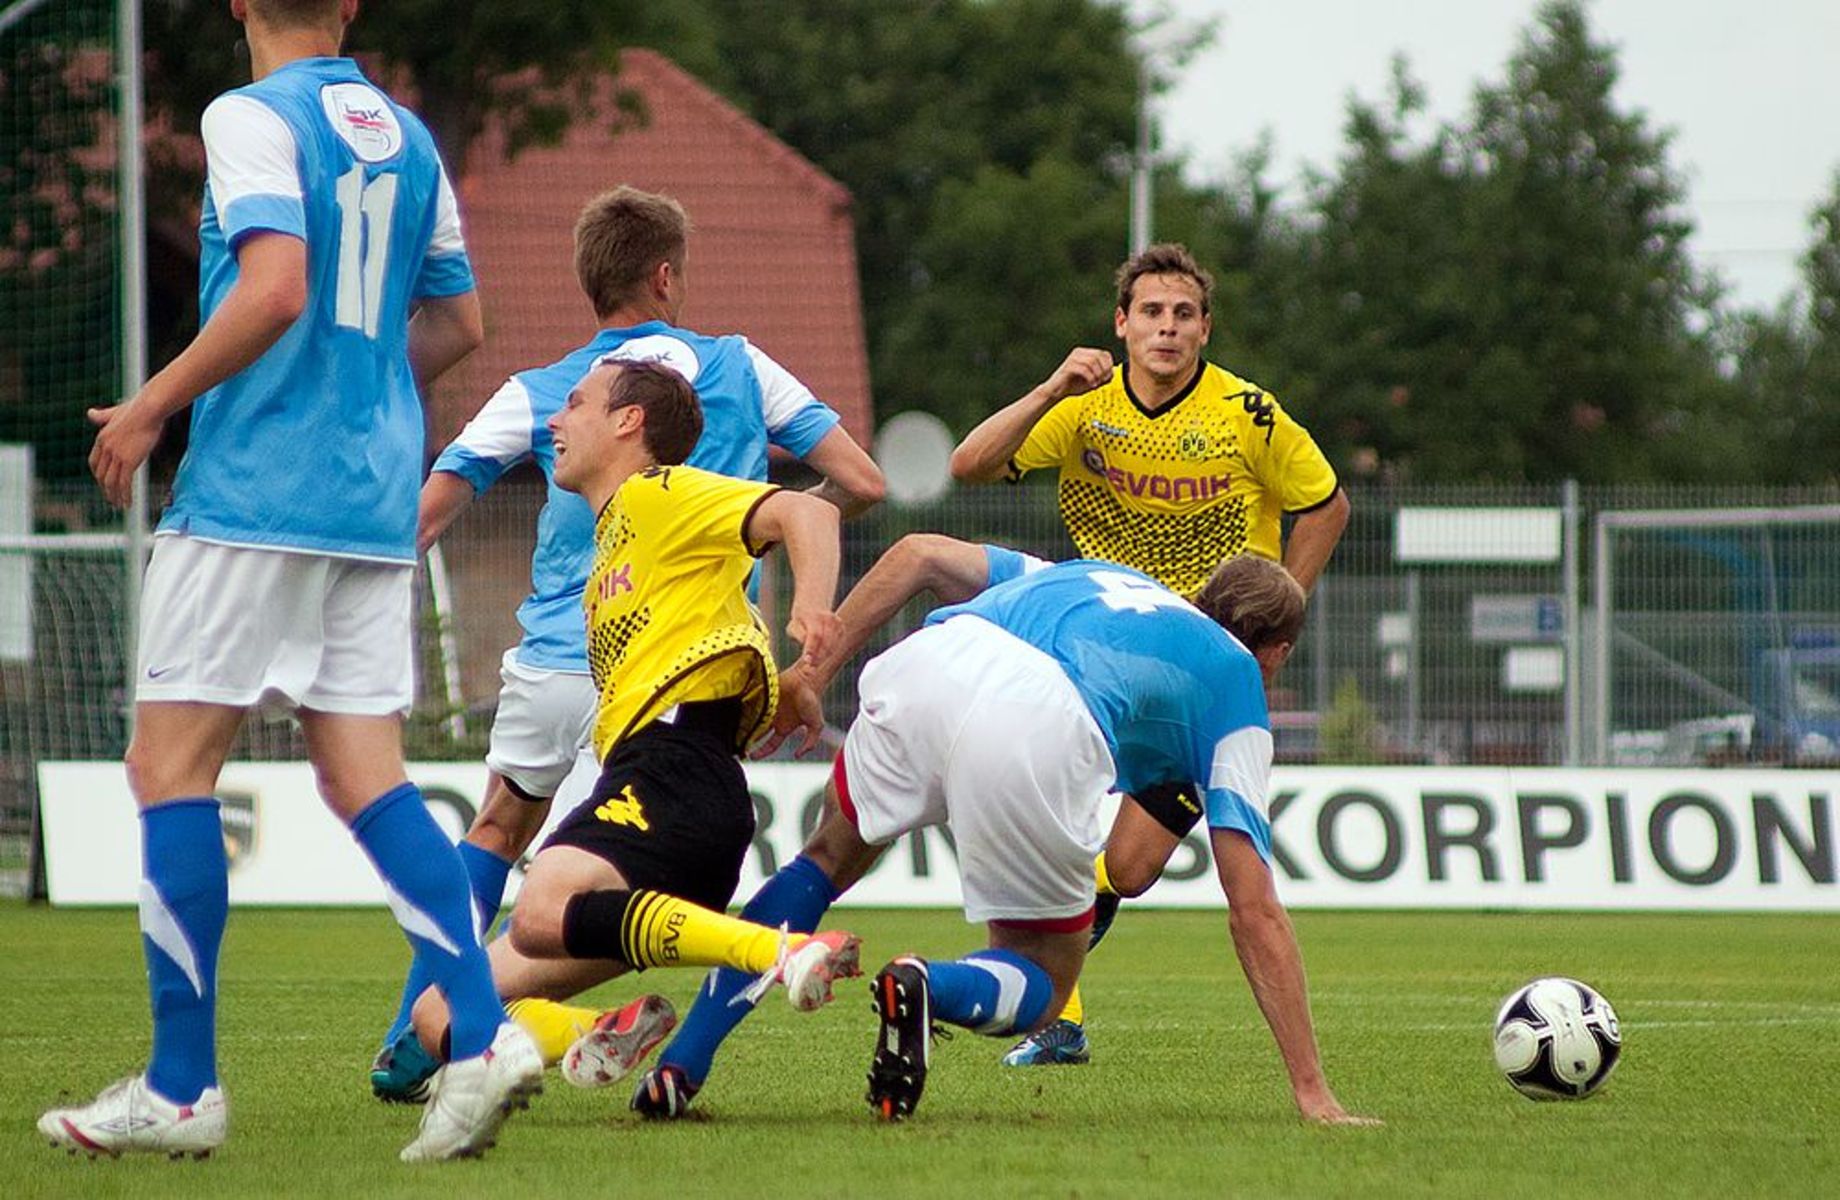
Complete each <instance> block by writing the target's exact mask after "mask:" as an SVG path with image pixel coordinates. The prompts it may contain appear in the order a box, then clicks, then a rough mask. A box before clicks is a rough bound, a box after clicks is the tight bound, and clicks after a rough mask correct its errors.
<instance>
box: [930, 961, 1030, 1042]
mask: <svg viewBox="0 0 1840 1200" xmlns="http://www.w3.org/2000/svg"><path fill="white" fill-rule="evenodd" d="M927 983H928V990H929V992H930V993H931V995H932V1000H933V1015H934V1016H935V1017H937V1018H939V1019H940V1020H941V1021H947V1022H950V1023H951V1024H953V1025H962V1026H964V1027H965V1028H966V1029H969V1030H971V1031H972V1032H973V1033H981V1034H984V1035H985V1036H986V1037H1008V1036H1010V1035H1011V1034H1014V1033H1017V1032H1018V1031H1020V1030H1024V1029H1031V1028H1033V1027H1034V1025H1035V1023H1036V1022H1037V1021H1039V1020H1041V1018H1042V1015H1043V1013H1044V1012H1045V1011H1046V1010H1047V1007H1048V999H1049V997H1051V996H1052V995H1053V994H1054V982H1053V981H1052V980H1051V979H1049V978H1048V973H1047V972H1046V971H1044V970H1042V969H1041V967H1040V966H1039V965H1037V964H1036V963H1035V962H1034V961H1033V960H1031V959H1027V958H1024V957H1023V956H1022V955H1020V954H1017V953H1015V952H1014V951H1011V950H979V951H978V952H977V953H975V954H967V955H966V956H965V957H963V958H960V959H955V960H948V961H945V962H928V963H927Z"/></svg>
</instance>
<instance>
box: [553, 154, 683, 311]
mask: <svg viewBox="0 0 1840 1200" xmlns="http://www.w3.org/2000/svg"><path fill="white" fill-rule="evenodd" d="M689 237H690V218H689V217H688V216H687V215H685V213H684V207H683V205H681V204H679V203H678V202H677V201H675V200H673V199H671V198H670V197H669V196H660V195H657V194H655V193H652V192H642V191H640V190H639V189H638V188H635V187H626V186H625V185H621V186H620V187H617V188H614V189H613V190H612V191H611V192H602V193H601V194H600V195H598V196H596V197H595V198H594V199H592V200H590V201H588V203H587V206H586V207H585V208H583V209H582V210H581V216H580V217H578V218H576V221H575V278H576V279H578V280H580V282H581V290H582V291H583V292H585V293H587V296H588V299H589V300H590V301H591V302H592V303H593V305H594V315H595V316H596V317H598V318H600V319H602V320H605V319H606V318H607V317H608V316H609V315H610V314H612V313H614V312H617V311H618V310H619V308H620V307H621V306H622V305H624V304H625V303H626V302H627V301H629V300H631V299H633V298H634V297H635V296H637V295H638V294H639V292H640V290H641V289H642V288H643V287H644V286H645V282H646V280H648V279H650V278H651V277H652V272H654V271H656V270H657V269H658V264H659V263H661V262H668V263H670V264H671V268H672V269H673V270H675V271H679V272H681V271H682V270H683V269H684V253H685V249H686V247H687V246H688V244H689Z"/></svg>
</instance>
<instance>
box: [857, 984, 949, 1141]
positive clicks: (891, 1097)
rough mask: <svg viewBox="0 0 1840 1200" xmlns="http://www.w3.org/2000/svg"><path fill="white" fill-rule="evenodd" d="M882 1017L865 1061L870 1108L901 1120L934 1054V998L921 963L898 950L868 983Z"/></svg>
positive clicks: (911, 1107)
mask: <svg viewBox="0 0 1840 1200" xmlns="http://www.w3.org/2000/svg"><path fill="white" fill-rule="evenodd" d="M871 991H872V993H873V995H874V997H875V1015H876V1016H878V1017H880V1018H881V1019H882V1028H881V1031H880V1032H879V1033H878V1034H877V1035H876V1042H875V1057H874V1058H873V1059H872V1060H870V1063H869V1095H868V1100H869V1108H870V1109H871V1110H872V1111H873V1112H874V1113H875V1115H876V1116H878V1117H880V1118H881V1119H882V1120H884V1121H900V1120H905V1119H906V1118H907V1117H909V1116H911V1115H912V1114H913V1111H914V1108H915V1107H916V1106H917V1105H919V1103H920V1093H921V1092H922V1091H924V1090H925V1089H926V1070H927V1067H928V1066H929V1065H930V1064H931V1061H932V1057H933V998H932V994H931V992H930V991H929V990H928V986H927V975H926V963H925V961H924V960H922V959H918V958H914V957H911V956H906V955H904V956H902V957H900V958H897V959H895V960H894V961H893V962H891V963H889V964H888V965H887V966H885V967H883V968H882V969H881V970H880V971H879V972H877V973H876V976H875V982H874V983H873V984H872V985H871Z"/></svg>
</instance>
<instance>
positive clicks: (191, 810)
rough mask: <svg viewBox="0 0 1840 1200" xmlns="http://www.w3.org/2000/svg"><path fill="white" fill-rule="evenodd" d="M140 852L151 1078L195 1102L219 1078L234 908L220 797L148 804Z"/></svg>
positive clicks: (163, 1089)
mask: <svg viewBox="0 0 1840 1200" xmlns="http://www.w3.org/2000/svg"><path fill="white" fill-rule="evenodd" d="M141 857H142V866H141V872H142V878H141V946H142V949H143V950H144V951H145V953H146V956H147V987H148V991H149V992H150V993H151V994H152V998H153V1057H152V1058H151V1060H150V1061H149V1062H148V1064H147V1083H148V1084H149V1086H151V1087H152V1088H153V1090H154V1091H156V1092H158V1093H159V1094H160V1095H162V1096H164V1097H165V1098H166V1099H168V1100H170V1101H172V1102H173V1103H174V1104H190V1103H191V1102H192V1101H194V1100H196V1099H198V1096H199V1094H200V1093H202V1092H203V1091H204V1090H205V1089H206V1088H208V1087H213V1086H215V1085H216V1083H217V950H218V947H219V946H220V945H221V944H222V943H223V940H224V920H225V918H226V917H228V916H229V912H230V867H229V863H228V862H227V860H226V859H225V857H224V827H223V823H222V822H221V821H220V820H219V819H218V814H217V800H216V799H215V798H214V797H211V796H200V797H197V798H194V799H185V800H174V801H171V802H169V803H166V804H157V805H154V806H153V807H151V808H144V809H142V810H141Z"/></svg>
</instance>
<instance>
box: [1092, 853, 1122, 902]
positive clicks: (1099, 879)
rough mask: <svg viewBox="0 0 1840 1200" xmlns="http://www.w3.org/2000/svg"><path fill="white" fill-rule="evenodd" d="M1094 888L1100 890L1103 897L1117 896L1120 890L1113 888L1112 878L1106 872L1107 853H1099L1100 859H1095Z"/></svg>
mask: <svg viewBox="0 0 1840 1200" xmlns="http://www.w3.org/2000/svg"><path fill="white" fill-rule="evenodd" d="M1093 886H1094V887H1096V888H1098V889H1099V894H1100V895H1101V896H1116V895H1117V894H1118V889H1117V888H1115V887H1113V886H1112V877H1111V876H1110V875H1108V874H1106V872H1105V851H1103V850H1101V851H1099V857H1098V858H1095V859H1093Z"/></svg>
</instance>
